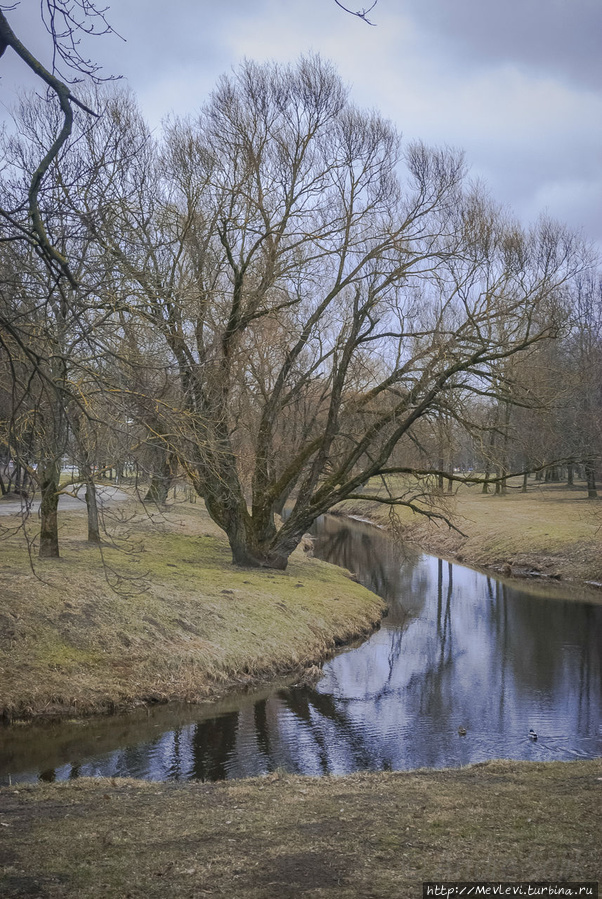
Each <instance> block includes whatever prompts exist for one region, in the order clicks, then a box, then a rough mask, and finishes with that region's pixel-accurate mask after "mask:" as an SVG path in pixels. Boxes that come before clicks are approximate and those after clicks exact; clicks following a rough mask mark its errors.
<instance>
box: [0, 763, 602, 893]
mask: <svg viewBox="0 0 602 899" xmlns="http://www.w3.org/2000/svg"><path fill="white" fill-rule="evenodd" d="M601 780H602V762H601V761H600V760H594V761H578V762H553V763H547V764H541V763H531V762H527V763H525V762H522V763H521V762H487V763H486V764H481V765H474V766H472V767H468V768H462V769H454V770H446V771H426V770H423V771H417V772H398V773H393V774H391V773H389V774H354V775H351V776H349V777H344V778H334V777H329V778H321V779H312V778H301V777H295V776H289V775H271V776H269V777H267V778H263V779H252V780H246V781H238V782H231V783H221V784H198V783H197V784H190V783H189V784H183V785H173V784H157V783H140V782H136V781H120V780H114V781H90V780H88V781H86V780H80V781H76V782H72V783H63V784H53V785H36V786H31V787H30V786H28V787H20V788H19V789H18V790H16V789H11V788H6V789H4V790H0V825H2V826H0V895H2V897H3V899H9V897H25V896H36V897H37V896H43V897H47V899H62V897H78V899H101V897H102V899H108V897H111V899H117V897H130V899H134V897H135V899H142V897H144V899H153V897H157V899H158V897H162V899H170V897H203V896H228V897H233V899H266V897H277V899H287V897H297V896H305V895H307V896H320V897H333V899H335V897H336V899H345V897H349V899H351V897H354V899H355V897H370V899H379V897H383V899H391V897H402V899H405V897H418V896H420V895H422V892H421V888H420V884H421V883H422V881H424V880H464V881H466V880H469V881H481V880H487V881H542V880H544V881H545V880H552V881H553V880H559V881H579V880H581V881H584V880H589V881H592V880H594V881H595V880H596V879H597V878H598V877H599V875H600V871H601V870H602V842H601V841H600V832H601V825H602V803H601V802H600V798H601V797H600V786H601V783H600V781H601ZM3 825H7V826H3Z"/></svg>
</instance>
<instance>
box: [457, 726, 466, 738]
mask: <svg viewBox="0 0 602 899" xmlns="http://www.w3.org/2000/svg"><path fill="white" fill-rule="evenodd" d="M458 733H459V735H460V736H461V737H465V736H466V728H465V727H462V725H460V727H459V728H458Z"/></svg>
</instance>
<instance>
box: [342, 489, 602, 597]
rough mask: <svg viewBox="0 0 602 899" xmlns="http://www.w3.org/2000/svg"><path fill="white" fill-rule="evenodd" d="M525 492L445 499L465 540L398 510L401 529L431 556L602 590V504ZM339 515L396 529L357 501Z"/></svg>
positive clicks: (580, 496)
mask: <svg viewBox="0 0 602 899" xmlns="http://www.w3.org/2000/svg"><path fill="white" fill-rule="evenodd" d="M520 485H521V481H520V479H516V480H514V481H511V482H510V489H509V491H508V494H507V495H506V496H495V495H493V494H491V493H490V494H488V495H484V494H483V493H481V490H480V488H479V487H471V488H469V487H466V486H462V487H460V488H459V489H458V490H457V492H456V493H455V494H453V495H447V494H446V495H443V496H442V497H441V498H440V500H441V504H442V506H441V508H442V510H443V511H444V513H445V514H446V515H448V516H449V517H450V518H451V520H452V521H453V523H454V524H455V525H456V527H457V528H458V529H459V530H460V531H461V532H462V533H458V532H457V531H454V530H450V528H448V527H447V526H446V525H445V524H443V523H436V522H429V521H428V520H427V519H426V518H424V517H423V516H420V515H416V514H413V513H412V512H411V510H409V509H407V508H403V507H398V508H397V509H396V512H395V516H396V524H397V526H398V528H399V532H400V534H401V535H402V536H403V537H404V538H405V539H408V540H411V541H412V542H414V543H417V544H418V545H419V546H421V547H422V548H423V549H425V550H426V551H427V552H432V553H434V554H435V555H441V556H447V557H449V558H456V559H457V560H458V561H463V562H465V563H467V564H469V565H474V566H477V567H480V568H487V569H491V570H493V571H497V572H500V573H503V574H505V575H506V576H512V575H514V576H518V577H523V576H531V577H532V576H540V577H543V578H560V579H562V580H567V581H575V582H578V583H581V584H585V583H586V582H588V581H592V582H597V583H602V551H601V550H602V500H591V499H587V498H586V493H585V491H584V489H583V488H582V487H579V488H576V487H575V488H569V487H566V486H564V485H557V484H551V485H544V486H541V487H539V486H536V484H535V482H530V484H529V489H528V491H527V493H522V492H521V490H520ZM371 489H372V490H373V491H374V492H375V493H378V492H379V488H378V487H377V486H376V485H375V486H373V487H372V485H371ZM339 509H340V511H343V512H345V513H347V514H349V513H351V514H357V515H359V516H363V517H366V518H370V519H371V520H372V521H375V522H377V523H379V524H383V525H384V526H387V527H390V526H391V519H390V515H389V507H387V506H384V505H379V504H374V503H367V502H357V501H355V502H348V503H344V504H341V506H340V507H339ZM601 598H602V596H601Z"/></svg>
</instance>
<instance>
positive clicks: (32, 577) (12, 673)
mask: <svg viewBox="0 0 602 899" xmlns="http://www.w3.org/2000/svg"><path fill="white" fill-rule="evenodd" d="M106 515H107V518H108V516H109V512H108V511H107V512H106ZM110 516H111V521H112V524H111V527H112V531H113V534H114V541H113V543H112V545H108V544H105V545H104V546H103V550H102V558H101V556H100V553H99V550H98V549H97V548H95V547H92V546H90V545H89V544H88V543H87V542H86V541H85V539H84V535H85V527H86V522H85V515H82V513H81V512H77V511H75V512H73V511H68V512H65V513H61V516H60V521H61V535H60V540H61V558H60V559H59V560H53V561H46V562H44V563H37V562H36V563H35V565H34V570H33V571H32V568H31V565H30V559H29V555H28V550H27V546H26V544H25V542H24V540H23V535H22V534H21V533H20V532H18V533H14V534H11V530H10V529H11V527H12V528H15V527H16V526H17V525H18V523H19V521H18V519H17V517H16V516H14V519H13V518H11V517H10V516H3V518H2V526H3V528H5V529H6V531H7V533H5V535H4V537H3V541H2V552H1V555H0V594H1V595H2V606H1V608H0V682H1V690H0V696H1V707H0V715H2V716H3V717H4V718H5V719H6V720H15V719H27V718H33V717H40V716H45V717H55V716H69V717H78V716H82V715H91V714H98V713H104V712H114V711H116V710H119V709H126V708H131V707H135V706H136V705H139V704H141V703H152V702H167V701H187V702H195V701H199V700H206V699H210V698H214V697H218V696H221V695H224V694H225V693H227V692H228V691H229V690H232V689H241V688H244V687H245V686H247V685H249V686H252V685H255V684H258V683H261V682H262V681H265V680H268V679H271V678H273V677H275V676H279V675H291V676H293V675H295V676H299V677H301V676H303V675H306V674H307V672H308V670H309V671H311V669H312V666H319V665H320V663H321V662H322V661H324V660H325V659H326V658H328V657H329V656H330V655H332V653H333V652H334V651H335V649H336V647H337V646H340V645H341V644H343V643H347V642H349V641H351V640H353V639H355V638H357V637H360V636H363V635H365V634H368V633H370V632H371V631H372V630H373V629H374V628H375V627H377V626H378V624H379V621H380V618H381V616H382V614H383V612H384V603H383V602H382V600H381V599H379V597H377V596H375V595H374V594H372V593H370V592H369V591H368V590H366V589H364V588H363V587H361V586H360V585H359V584H356V583H355V582H354V581H353V580H352V579H351V578H350V577H349V576H348V575H347V573H346V572H344V571H343V570H341V569H340V568H337V567H336V566H334V565H328V564H326V563H323V562H319V561H317V560H315V559H309V558H307V556H306V554H305V553H304V552H303V551H302V550H297V552H296V553H295V555H294V557H293V558H292V559H291V562H290V564H289V567H288V568H287V570H286V571H285V572H275V571H257V570H245V569H238V568H235V567H234V566H232V564H231V562H230V551H229V547H228V544H227V541H226V539H225V537H224V535H223V534H222V533H221V532H220V531H219V529H218V528H217V527H216V526H215V525H214V524H213V523H212V522H211V520H210V518H209V516H208V515H207V513H206V512H205V510H204V507H203V505H202V504H200V503H199V504H189V503H183V504H181V505H174V506H172V507H171V508H170V509H169V510H168V512H167V514H159V513H156V514H154V515H151V514H150V513H149V511H148V510H146V511H140V510H137V508H136V507H134V506H133V504H130V505H127V506H125V507H124V508H123V509H119V507H118V506H117V507H116V508H115V509H112V510H111V513H110ZM109 582H110V583H109ZM110 584H112V587H113V588H112V587H111V586H110Z"/></svg>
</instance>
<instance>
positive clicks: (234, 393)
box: [86, 58, 582, 568]
mask: <svg viewBox="0 0 602 899" xmlns="http://www.w3.org/2000/svg"><path fill="white" fill-rule="evenodd" d="M109 106H110V107H111V104H109ZM111 108H112V113H111V115H112V119H111V121H110V125H109V119H108V118H107V121H106V122H105V124H104V126H102V127H100V126H99V127H97V128H93V129H91V130H90V132H89V142H88V152H89V153H91V154H92V157H93V163H92V164H93V165H94V166H96V167H97V169H98V172H99V174H98V178H97V179H96V181H95V188H94V191H95V192H94V194H93V197H92V198H91V205H90V213H89V215H88V216H87V218H86V221H87V222H88V225H89V227H90V228H91V229H92V230H93V231H94V236H95V238H96V240H97V241H98V242H99V245H100V246H101V247H102V248H103V251H104V253H105V254H107V255H108V256H110V258H111V259H113V260H114V261H115V263H116V264H117V265H118V266H119V269H120V271H121V273H122V277H123V284H122V291H123V295H124V296H127V297H128V301H127V306H128V315H131V316H133V317H136V316H141V317H142V319H143V320H144V321H145V322H147V323H148V324H150V326H151V327H152V328H153V329H154V330H155V331H156V333H158V334H161V335H162V336H163V339H164V341H165V346H166V348H167V349H168V351H169V356H170V365H173V366H174V367H175V369H176V370H177V372H178V377H179V381H180V404H181V406H180V414H179V416H178V422H179V424H178V426H177V428H174V427H172V428H171V430H170V431H169V433H171V434H172V435H174V445H175V446H176V447H177V452H178V457H179V460H180V463H181V465H182V466H183V468H184V469H185V470H186V472H187V474H188V477H189V478H190V480H191V482H192V484H193V485H194V487H195V489H196V490H197V492H198V493H199V495H201V496H202V497H203V498H204V500H205V503H206V505H207V508H208V510H209V513H210V514H211V516H212V517H213V518H214V520H215V521H216V522H217V523H218V524H219V525H220V527H222V528H223V529H224V531H225V532H226V533H227V535H228V538H229V541H230V545H231V548H232V554H233V559H234V561H235V562H237V563H239V564H246V565H267V566H272V567H280V568H283V567H285V565H286V563H287V559H288V557H289V555H290V553H291V551H292V550H293V549H294V548H295V546H296V545H297V544H298V542H299V540H300V539H301V536H302V534H303V533H304V532H305V531H306V530H307V529H308V528H309V526H310V525H311V523H312V521H313V520H315V518H316V517H317V516H318V515H320V514H322V513H323V512H326V511H327V510H328V509H330V508H332V507H333V506H334V505H336V504H337V503H338V502H340V501H341V500H343V499H346V498H351V497H360V496H361V497H363V496H364V495H365V494H364V493H363V491H362V485H363V484H364V483H365V482H366V480H367V479H369V478H370V477H373V476H375V475H385V474H392V473H397V474H400V475H401V474H407V475H415V474H419V475H422V476H425V477H426V476H429V477H431V478H433V477H434V478H436V477H437V474H438V472H437V464H436V463H435V466H434V467H430V468H427V469H426V471H423V472H421V471H420V470H417V468H416V466H415V465H414V464H406V465H404V464H395V465H393V464H391V461H390V460H391V456H392V453H393V452H394V450H395V449H396V447H398V446H399V445H400V442H401V441H406V442H407V441H410V442H412V441H413V440H414V441H419V438H420V433H421V429H422V430H424V427H425V426H426V425H428V424H429V422H430V423H433V422H435V421H437V420H438V419H439V418H440V416H442V415H445V416H448V417H450V419H453V418H454V416H456V417H459V416H460V414H461V410H464V411H465V410H467V409H468V408H469V403H468V402H467V397H469V396H475V397H483V398H493V397H496V396H499V384H500V380H499V376H500V367H501V362H502V360H504V359H510V358H512V357H513V356H514V355H515V354H517V353H520V352H523V351H525V350H528V348H529V347H531V346H533V345H535V344H536V343H537V342H538V341H540V340H542V339H544V338H545V337H549V336H554V335H555V334H556V333H557V330H558V321H557V316H558V314H559V313H558V309H559V306H558V302H557V300H558V297H559V294H560V292H561V290H562V285H563V284H565V283H566V282H567V281H568V279H570V278H571V277H572V275H573V274H574V273H575V272H576V271H577V270H579V268H580V266H581V265H582V256H581V254H580V246H579V244H578V242H577V241H576V240H575V239H574V238H573V237H572V236H571V235H570V234H569V233H567V232H566V231H565V230H564V229H562V228H560V227H557V226H555V225H553V224H552V223H549V222H542V223H540V224H539V225H538V226H537V227H536V228H534V229H533V230H532V231H531V232H529V233H523V232H522V231H521V230H520V229H519V228H518V227H517V226H516V225H514V224H513V223H508V222H505V221H504V220H503V218H502V217H501V216H500V214H499V213H497V212H496V211H495V210H493V209H492V208H491V204H489V203H488V201H486V200H484V199H483V198H482V197H481V196H480V195H479V193H478V192H475V191H474V190H471V189H468V190H467V189H465V188H464V187H463V168H462V160H461V157H460V156H458V154H454V153H453V152H451V151H448V150H444V151H437V150H429V149H427V148H425V147H424V146H421V145H417V146H413V147H410V148H408V149H407V150H406V152H405V154H404V155H403V156H402V154H401V148H400V141H399V137H398V135H397V134H396V132H395V131H394V129H393V128H392V127H391V126H390V125H389V124H388V123H386V122H384V121H383V120H382V119H380V117H379V116H378V115H377V114H376V113H363V112H360V111H358V110H356V109H355V108H354V107H352V106H351V104H350V103H349V101H348V99H347V96H346V93H345V90H344V88H343V86H342V84H341V82H340V79H339V78H338V76H337V75H336V73H335V72H334V71H333V70H332V68H331V67H330V66H329V65H327V64H325V63H324V62H322V61H321V60H320V59H317V58H309V59H303V60H301V61H300V62H299V64H298V65H297V66H295V67H280V66H276V65H263V66H260V65H256V64H254V63H246V64H245V65H244V66H242V67H241V69H240V70H239V71H238V72H237V73H236V75H234V76H232V77H229V78H223V79H222V80H221V81H220V83H219V85H218V87H217V89H216V91H215V92H214V94H213V96H212V97H211V99H210V101H209V103H208V104H207V105H206V107H205V108H204V110H203V112H202V114H201V116H200V117H199V119H198V120H197V121H195V122H186V121H184V122H181V121H176V122H173V123H172V124H171V126H170V127H169V129H168V133H167V135H166V140H165V142H164V145H163V147H162V148H160V149H159V150H157V149H155V147H154V144H153V141H152V139H151V138H150V135H148V133H147V131H146V129H145V127H144V125H143V123H142V122H141V121H140V119H139V117H138V118H137V116H136V113H135V112H134V110H133V109H132V106H131V103H129V102H128V101H127V100H124V99H123V98H120V99H118V100H116V101H115V102H114V103H113V105H112V107H111ZM134 146H136V148H137V149H136V151H135V152H133V147H134ZM108 147H110V148H111V152H109V151H108V149H107V148H108ZM402 161H403V163H404V164H405V174H404V176H403V178H402V177H401V176H400V174H399V172H400V166H401V163H402ZM97 209H102V210H103V214H102V216H101V217H100V218H99V217H98V216H97V215H96V214H95V210H97ZM266 345H268V346H269V347H270V354H269V356H270V358H269V364H266V360H265V358H264V356H265V351H264V349H263V347H265V346H266ZM508 370H509V369H508ZM302 406H303V407H304V408H305V410H306V414H305V418H304V422H305V423H304V425H303V427H300V428H299V429H298V431H297V433H296V435H295V438H294V439H291V430H290V428H289V429H288V430H286V428H287V422H290V420H291V418H294V419H296V420H298V418H297V416H296V414H295V410H297V409H299V408H301V407H302ZM165 433H167V431H166V432H165ZM243 449H244V452H243ZM445 476H446V477H454V475H453V473H452V472H445ZM286 495H288V496H289V497H292V503H291V504H290V510H289V514H288V516H287V518H286V520H285V521H284V522H283V523H279V522H278V520H277V519H276V518H275V512H276V510H278V509H280V508H281V507H282V498H283V496H286ZM386 501H387V502H389V503H392V504H395V503H404V504H406V505H410V506H412V507H413V508H416V509H417V510H420V511H424V508H423V507H421V506H420V505H419V504H417V503H415V502H413V501H412V499H411V498H409V497H408V496H407V495H400V494H397V495H390V496H388V497H386ZM429 514H437V513H435V512H433V511H432V510H429Z"/></svg>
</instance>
